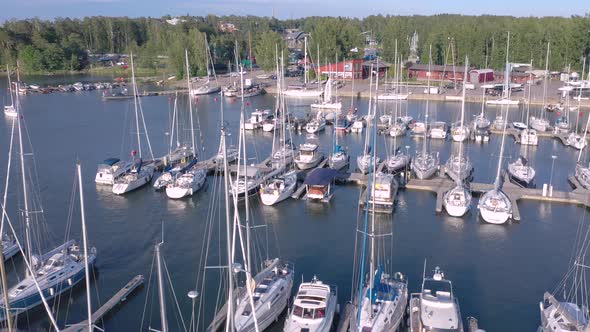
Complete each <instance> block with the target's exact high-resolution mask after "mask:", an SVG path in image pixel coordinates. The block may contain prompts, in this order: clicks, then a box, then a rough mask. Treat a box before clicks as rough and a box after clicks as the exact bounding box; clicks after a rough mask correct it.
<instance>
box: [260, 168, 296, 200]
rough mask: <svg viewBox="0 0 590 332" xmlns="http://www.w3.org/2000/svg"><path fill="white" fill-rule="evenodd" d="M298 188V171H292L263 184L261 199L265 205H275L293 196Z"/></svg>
mask: <svg viewBox="0 0 590 332" xmlns="http://www.w3.org/2000/svg"><path fill="white" fill-rule="evenodd" d="M296 188H297V173H295V172H294V171H290V172H288V173H285V174H283V175H280V176H277V177H275V178H272V179H270V180H268V182H267V183H263V184H261V187H260V200H261V201H262V204H264V205H275V204H277V203H280V202H282V201H284V200H285V199H287V198H289V197H291V195H292V194H293V193H294V192H295V189H296Z"/></svg>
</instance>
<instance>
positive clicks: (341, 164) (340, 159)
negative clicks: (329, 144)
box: [328, 145, 350, 171]
mask: <svg viewBox="0 0 590 332" xmlns="http://www.w3.org/2000/svg"><path fill="white" fill-rule="evenodd" d="M349 164H350V156H349V155H348V153H347V152H346V150H344V149H343V148H342V147H341V146H340V145H336V146H334V151H333V152H332V153H331V154H330V156H329V157H328V167H330V168H331V169H335V170H337V171H339V170H341V169H343V168H345V167H347V166H348V165H349Z"/></svg>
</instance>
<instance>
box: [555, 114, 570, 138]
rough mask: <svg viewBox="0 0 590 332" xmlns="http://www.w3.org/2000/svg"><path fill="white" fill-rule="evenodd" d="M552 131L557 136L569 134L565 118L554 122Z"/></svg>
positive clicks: (568, 125)
mask: <svg viewBox="0 0 590 332" xmlns="http://www.w3.org/2000/svg"><path fill="white" fill-rule="evenodd" d="M554 131H555V133H557V134H567V133H569V132H570V123H569V121H568V119H567V117H558V118H557V119H556V120H555V127H554Z"/></svg>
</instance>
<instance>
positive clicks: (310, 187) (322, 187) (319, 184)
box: [303, 168, 337, 202]
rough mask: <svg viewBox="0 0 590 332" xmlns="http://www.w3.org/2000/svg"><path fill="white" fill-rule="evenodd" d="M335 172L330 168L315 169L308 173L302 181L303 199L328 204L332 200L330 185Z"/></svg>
mask: <svg viewBox="0 0 590 332" xmlns="http://www.w3.org/2000/svg"><path fill="white" fill-rule="evenodd" d="M336 174H337V171H336V170H333V169H331V168H316V169H314V170H312V171H311V172H309V174H307V176H306V177H305V181H303V185H305V192H306V194H305V199H307V200H313V201H321V202H329V201H330V199H332V184H333V182H334V178H335V177H336Z"/></svg>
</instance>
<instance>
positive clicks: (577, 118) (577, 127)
mask: <svg viewBox="0 0 590 332" xmlns="http://www.w3.org/2000/svg"><path fill="white" fill-rule="evenodd" d="M589 67H590V66H589ZM585 71H586V57H584V62H583V63H582V79H581V80H580V81H581V82H583V81H584V72H585ZM589 76H590V74H589ZM578 89H579V92H578V109H577V111H578V116H577V117H576V134H577V133H578V130H579V127H580V107H581V103H582V84H581V83H580V86H579V87H578ZM581 150H583V148H582V149H581ZM581 150H580V151H581Z"/></svg>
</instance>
